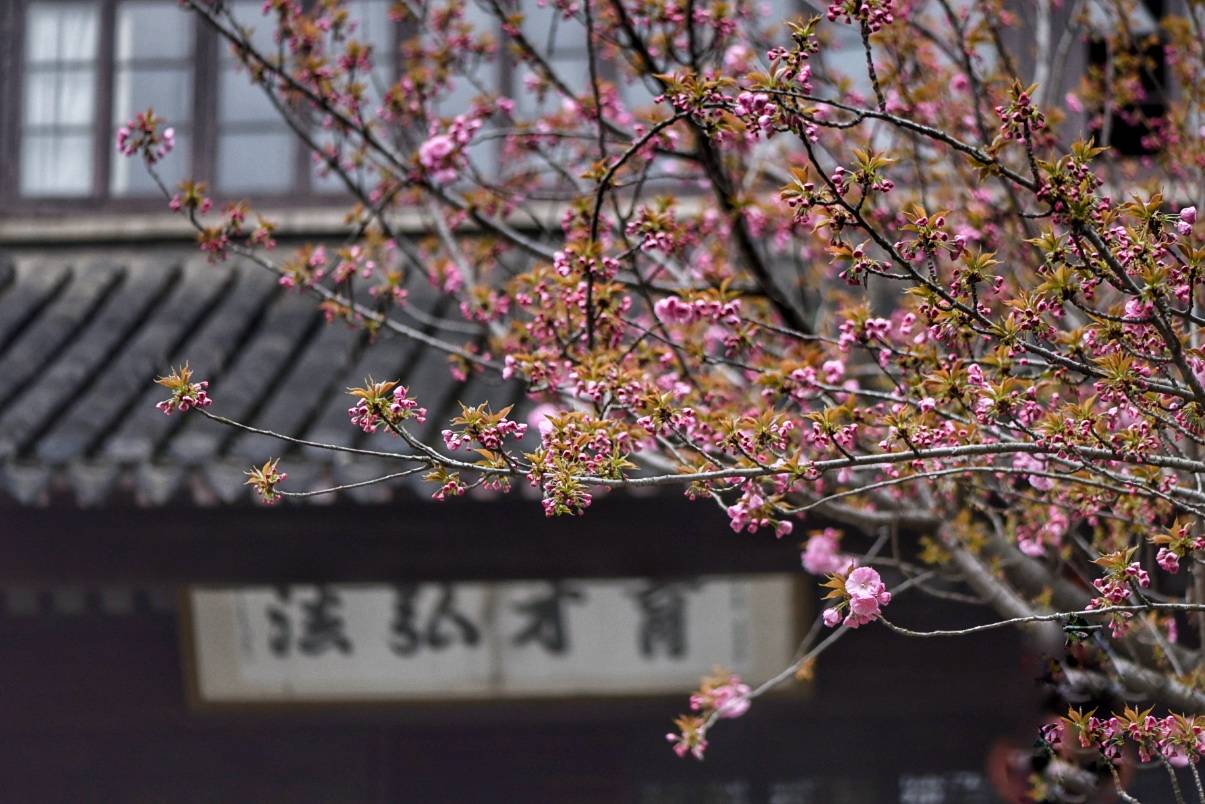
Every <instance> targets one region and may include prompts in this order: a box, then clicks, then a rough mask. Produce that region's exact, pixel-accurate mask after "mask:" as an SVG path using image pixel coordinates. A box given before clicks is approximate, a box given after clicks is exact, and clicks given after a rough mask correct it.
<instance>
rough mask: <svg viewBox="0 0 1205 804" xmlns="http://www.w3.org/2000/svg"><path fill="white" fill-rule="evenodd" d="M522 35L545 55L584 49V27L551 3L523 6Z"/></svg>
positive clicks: (525, 4) (526, 4)
mask: <svg viewBox="0 0 1205 804" xmlns="http://www.w3.org/2000/svg"><path fill="white" fill-rule="evenodd" d="M523 33H525V34H527V36H528V37H529V38H530V39H531V42H532V44H533V45H535V46H536V47H537V48H540V49H541V50H542V51H544V52H545V53H546V54H556V53H561V52H563V51H566V50H570V51H572V50H584V49H585V48H586V26H585V25H583V24H581V23H580V22H578V21H577V19H576V18H574V17H570V18H569V19H565V15H564V14H563V13H562V12H561V11H560V10H559V9H557V8H555V7H554V5H553V4H552V3H544V4H536V3H524V4H523Z"/></svg>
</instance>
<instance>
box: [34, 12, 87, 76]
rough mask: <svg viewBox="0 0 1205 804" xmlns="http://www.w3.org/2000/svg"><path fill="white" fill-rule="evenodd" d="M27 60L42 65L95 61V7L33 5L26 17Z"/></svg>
mask: <svg viewBox="0 0 1205 804" xmlns="http://www.w3.org/2000/svg"><path fill="white" fill-rule="evenodd" d="M25 25H26V31H25V47H26V51H25V60H26V62H28V63H30V64H36V63H39V62H42V63H44V62H53V61H68V60H79V61H87V60H89V59H93V58H95V57H96V42H97V37H98V36H99V27H98V23H97V11H96V3H94V2H93V3H85V2H81V3H59V2H34V3H31V4H30V5H29V10H28V12H27V17H26V23H25Z"/></svg>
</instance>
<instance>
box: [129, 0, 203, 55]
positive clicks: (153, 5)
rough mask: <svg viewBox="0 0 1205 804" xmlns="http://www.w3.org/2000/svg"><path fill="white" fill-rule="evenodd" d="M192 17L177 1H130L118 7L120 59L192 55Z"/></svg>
mask: <svg viewBox="0 0 1205 804" xmlns="http://www.w3.org/2000/svg"><path fill="white" fill-rule="evenodd" d="M192 43H193V23H192V16H191V14H189V13H188V12H187V11H186V10H184V9H181V8H180V7H179V5H178V4H177V3H175V2H164V0H128V1H127V2H124V3H122V4H121V6H120V7H119V8H118V10H117V42H116V53H117V59H118V60H119V61H122V60H127V59H144V58H184V57H188V56H190V55H192Z"/></svg>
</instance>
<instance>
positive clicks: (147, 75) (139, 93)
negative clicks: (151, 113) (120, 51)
mask: <svg viewBox="0 0 1205 804" xmlns="http://www.w3.org/2000/svg"><path fill="white" fill-rule="evenodd" d="M148 106H149V107H151V108H153V109H154V110H155V114H157V115H159V116H160V117H163V118H166V120H167V122H168V124H169V125H173V126H178V125H180V124H182V123H186V122H188V121H189V120H190V119H192V72H191V71H190V70H188V69H187V68H168V69H152V68H118V70H117V74H116V75H115V77H114V79H113V122H114V123H124V122H125V121H127V120H129V119H130V118H132V117H133V116H134V115H135V114H136V113H138V112H142V111H145V110H146V108H147V107H148Z"/></svg>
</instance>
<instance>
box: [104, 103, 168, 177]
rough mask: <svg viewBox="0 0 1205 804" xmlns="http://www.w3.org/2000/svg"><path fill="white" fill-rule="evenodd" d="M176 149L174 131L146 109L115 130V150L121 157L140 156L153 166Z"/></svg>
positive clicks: (152, 110)
mask: <svg viewBox="0 0 1205 804" xmlns="http://www.w3.org/2000/svg"><path fill="white" fill-rule="evenodd" d="M175 147H176V130H175V129H174V128H172V127H171V126H166V125H164V121H163V118H161V117H159V116H158V115H156V114H155V110H154V109H147V110H146V111H145V112H139V113H138V114H136V115H134V119H132V120H130V121H129V122H127V123H125V124H124V125H122V126H121V127H120V128H119V129H117V150H118V151H119V152H120V153H121V154H122V155H123V156H135V155H137V154H141V155H142V158H143V159H145V160H146V162H147V164H151V165H153V164H154V163H156V162H158V161H159V160H161V159H163V158H164V157H165V156H167V155H168V154H169V153H171V152H172V149H173V148H175Z"/></svg>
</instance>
